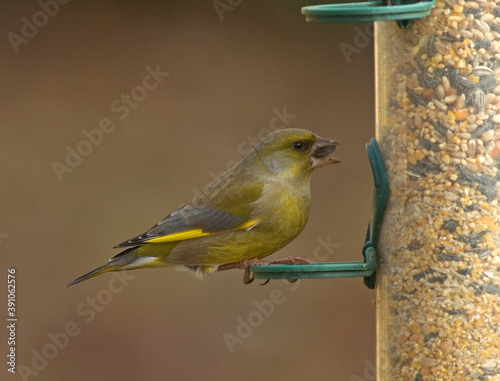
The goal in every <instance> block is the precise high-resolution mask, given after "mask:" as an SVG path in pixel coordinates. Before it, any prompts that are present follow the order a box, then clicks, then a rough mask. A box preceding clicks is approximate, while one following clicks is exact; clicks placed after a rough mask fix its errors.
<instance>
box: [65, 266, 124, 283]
mask: <svg viewBox="0 0 500 381" xmlns="http://www.w3.org/2000/svg"><path fill="white" fill-rule="evenodd" d="M113 262H115V261H114V260H112V261H110V262H109V263H106V264H105V265H103V266H100V267H98V268H96V269H95V270H92V271H89V272H88V273H87V274H84V275H82V276H81V277H78V278H76V279H75V280H74V281H73V282H71V283H70V284H68V287H71V286H74V285H75V284H77V283H80V282H83V281H84V280H87V279H90V278H93V277H95V276H98V275H101V274H104V273H107V272H108V271H114V270H117V269H119V268H120V267H121V266H120V265H117V264H113Z"/></svg>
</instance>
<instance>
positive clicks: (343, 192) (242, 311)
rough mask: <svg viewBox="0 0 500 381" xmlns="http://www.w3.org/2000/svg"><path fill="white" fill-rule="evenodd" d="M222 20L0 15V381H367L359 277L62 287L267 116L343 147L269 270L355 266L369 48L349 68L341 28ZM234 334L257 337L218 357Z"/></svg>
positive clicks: (161, 280)
mask: <svg viewBox="0 0 500 381" xmlns="http://www.w3.org/2000/svg"><path fill="white" fill-rule="evenodd" d="M43 1H46V0H42V2H43ZM48 3H53V2H51V1H48ZM220 3H222V4H226V6H229V7H231V8H232V9H231V10H227V11H226V12H225V13H223V15H222V17H223V19H222V20H221V17H219V15H218V14H217V12H216V10H215V8H214V4H213V1H210V0H209V1H163V2H162V1H129V2H121V1H100V2H97V1H86V2H76V1H74V2H69V3H68V4H65V5H59V9H58V10H57V14H54V15H53V16H47V19H46V20H45V19H44V16H43V15H41V14H40V13H38V14H37V12H40V11H42V8H41V5H40V4H39V3H38V2H37V1H35V0H32V1H23V2H12V4H6V2H3V3H2V12H0V18H1V20H2V26H3V29H2V30H3V36H4V37H3V38H2V42H1V56H0V63H1V67H2V73H3V75H2V76H1V77H0V81H1V85H2V89H3V90H2V93H1V95H0V96H1V97H2V99H1V106H0V109H1V111H2V112H1V115H2V123H1V125H2V138H1V139H0V163H1V164H0V165H1V178H2V182H1V183H2V186H1V187H0V204H1V211H2V217H3V218H2V221H1V222H0V234H1V236H0V239H1V242H0V253H1V256H0V263H1V273H2V275H1V277H2V278H3V279H4V280H2V281H0V284H2V285H3V287H6V280H7V269H8V268H12V267H14V268H16V270H17V273H16V276H17V278H16V281H17V283H16V285H17V309H16V312H17V317H18V322H17V331H16V334H17V337H16V339H17V342H16V353H17V364H16V365H17V374H16V375H11V374H10V373H9V372H8V371H7V370H6V369H5V368H6V366H5V359H6V355H8V348H9V346H8V345H7V334H8V331H7V329H5V328H4V329H2V330H1V334H0V337H1V340H0V343H1V344H0V349H1V350H0V353H1V354H2V358H3V359H4V360H2V363H3V365H2V367H1V371H2V374H1V375H0V378H1V379H8V380H10V379H29V380H32V381H33V380H73V381H78V380H138V379H141V380H160V379H162V380H261V379H268V380H306V379H307V380H351V379H355V380H365V379H366V380H372V379H373V378H370V377H371V376H372V374H373V373H370V369H369V367H368V366H367V364H369V363H374V358H375V318H374V315H375V310H374V306H373V304H372V300H373V299H374V293H373V291H371V290H368V289H367V288H366V287H365V286H364V285H363V281H362V279H337V280H332V279H325V280H305V281H301V282H300V283H296V284H294V285H289V284H287V283H283V282H281V281H273V282H271V283H269V284H268V285H267V286H264V287H259V285H258V282H255V283H253V284H251V285H249V286H245V285H243V284H242V273H241V272H239V271H229V272H226V273H220V274H215V275H212V276H205V277H204V279H203V280H202V281H199V280H197V279H195V278H194V277H191V276H188V275H187V274H186V273H182V272H177V271H173V270H171V269H157V270H139V271H135V272H128V273H127V274H128V277H127V278H121V279H122V282H120V281H118V280H117V281H112V279H113V278H114V275H113V274H111V273H109V274H106V275H103V276H100V277H98V278H95V279H92V280H91V281H88V282H85V283H83V284H80V285H78V286H76V287H73V288H70V289H68V288H66V284H67V283H68V282H69V281H71V280H73V279H74V278H75V277H77V276H79V275H81V274H83V273H85V272H87V271H89V270H91V269H93V268H94V267H97V266H98V265H101V264H103V263H105V261H107V259H108V258H109V257H111V256H112V255H114V254H116V253H117V251H116V250H112V249H111V247H112V246H114V245H115V244H117V243H119V242H122V241H124V240H125V239H128V238H131V237H132V236H135V235H136V234H138V233H142V232H143V231H144V230H146V229H148V228H149V227H151V226H152V225H153V224H154V223H156V222H157V221H158V220H160V219H161V218H163V217H164V216H166V215H167V214H169V213H170V212H171V211H173V210H174V209H176V208H177V207H179V206H180V205H182V204H184V203H186V202H188V201H190V200H191V198H192V197H193V196H194V195H195V192H196V190H195V189H202V188H203V187H204V186H205V185H207V184H208V183H209V182H210V181H211V180H212V179H213V178H212V174H214V173H219V172H220V171H222V170H224V169H226V166H227V165H228V164H229V163H231V162H233V161H238V160H240V159H241V158H242V157H243V155H242V150H241V148H240V149H238V147H239V145H240V144H242V143H245V144H247V145H246V146H245V147H246V148H248V147H249V145H248V144H250V143H249V142H251V141H252V139H254V138H253V137H256V136H257V135H258V134H259V133H262V132H263V129H265V128H267V127H269V124H270V122H271V120H272V118H273V117H274V116H275V114H274V113H273V109H277V110H280V111H283V110H284V108H286V111H287V112H288V113H289V114H293V115H296V117H295V118H292V119H289V124H288V125H287V127H302V128H307V129H311V130H313V131H315V132H317V133H318V134H319V135H321V136H324V137H328V138H334V139H335V140H337V141H339V142H341V144H342V145H341V146H340V147H339V149H338V153H337V155H336V156H337V157H339V158H341V159H343V160H344V162H343V163H342V164H340V165H336V166H333V167H328V168H324V169H321V170H318V171H317V172H316V173H315V175H314V176H313V182H312V194H313V205H312V210H311V215H310V220H309V224H308V225H307V227H306V229H305V230H304V232H303V233H302V234H301V235H300V236H299V237H298V238H297V239H296V240H295V241H294V242H293V243H291V244H290V245H288V246H287V247H286V248H285V249H283V250H281V251H280V252H279V253H277V254H275V255H274V256H273V257H271V258H279V257H285V256H303V257H311V256H313V254H314V252H315V250H316V252H317V253H319V255H320V256H321V257H322V258H323V257H326V258H324V260H325V261H354V260H361V248H362V245H363V239H364V234H365V229H366V224H367V221H368V217H369V213H370V206H371V198H372V178H371V172H370V167H369V163H368V159H367V157H366V153H365V148H364V146H365V143H367V142H368V141H369V139H370V137H371V136H372V135H373V134H374V111H373V110H374V97H373V94H374V89H373V67H372V62H373V49H372V44H371V42H370V44H369V45H368V46H367V47H363V48H362V49H360V52H359V54H353V55H352V56H351V57H350V58H351V62H350V63H348V61H347V60H346V57H345V56H344V54H343V53H342V50H341V48H340V44H341V43H342V42H344V43H346V44H350V45H351V46H354V43H355V42H354V38H355V36H356V33H357V32H356V29H355V27H356V25H352V24H323V25H320V24H310V23H306V22H305V19H304V17H303V16H302V15H301V14H300V7H301V6H305V5H311V4H315V2H312V1H309V2H297V1H254V2H250V1H243V2H240V3H239V4H238V5H236V6H231V5H230V4H231V3H232V4H236V3H237V2H236V1H232V2H231V3H229V2H228V1H227V0H222V1H221V2H220ZM52 11H53V12H55V11H54V8H53V9H52ZM23 17H26V19H27V20H28V21H30V22H32V21H33V18H35V21H37V22H38V23H39V24H43V23H44V22H45V25H43V27H40V28H38V29H39V30H38V33H37V34H36V35H35V36H32V37H31V38H27V39H26V41H25V42H22V43H21V42H19V44H18V45H16V46H17V49H18V50H19V51H18V52H17V53H16V52H15V49H14V47H13V44H12V43H11V42H9V37H8V36H9V33H15V34H16V35H18V36H21V37H22V27H23V23H24V21H23V19H22V18H23ZM357 26H358V27H359V28H364V27H365V25H359V24H358V25H357ZM25 32H26V31H25ZM28 32H29V31H28ZM12 36H13V35H12V34H11V35H10V37H11V39H12V38H13V37H12ZM23 38H24V37H23ZM16 41H18V40H16ZM157 65H158V67H159V69H160V70H161V71H162V72H168V73H169V76H168V77H167V78H165V79H164V80H163V81H162V82H161V83H159V84H158V86H157V87H156V89H154V90H151V91H147V93H145V94H142V93H140V90H136V91H139V93H136V95H140V96H145V99H144V100H143V101H141V102H138V104H137V106H136V107H135V108H131V107H129V111H130V112H129V115H128V116H127V117H126V118H124V119H123V120H121V119H120V116H123V115H124V113H125V111H124V110H123V109H122V112H113V111H112V110H111V105H112V104H113V102H114V101H115V100H116V99H120V97H121V94H130V92H131V90H132V89H133V88H134V87H135V86H142V81H143V78H144V77H145V76H146V74H147V69H146V67H147V66H150V67H151V68H153V69H154V68H156V67H157ZM141 94H142V95H141ZM119 103H120V102H119ZM116 105H117V106H118V103H117V104H116ZM119 105H121V106H122V107H123V105H124V104H123V103H120V104H119ZM103 118H109V119H111V120H112V121H113V123H114V126H115V129H114V130H113V131H112V132H111V133H109V134H104V136H103V140H102V143H101V144H99V145H98V146H93V148H92V152H91V153H90V154H89V155H88V156H87V157H83V159H82V162H81V163H80V165H78V166H76V167H75V168H74V169H73V171H72V172H71V173H64V174H63V175H62V182H60V181H59V180H58V178H57V176H56V174H55V172H54V170H53V167H52V164H53V162H59V163H61V164H64V165H66V163H65V160H66V159H65V158H66V155H67V148H66V147H67V146H70V147H72V148H73V149H76V147H77V145H78V144H79V143H80V142H81V141H83V140H86V139H85V137H84V135H83V133H82V131H83V130H87V131H90V130H92V129H96V128H99V123H100V121H101V120H102V119H103ZM87 140H88V139H87ZM82 144H84V143H82ZM328 240H330V241H331V242H334V243H336V244H338V245H339V246H338V245H335V246H338V247H337V248H335V249H330V253H329V252H328V251H326V250H325V249H324V248H321V246H320V244H319V242H321V241H323V242H324V241H328ZM131 278H132V279H131ZM124 279H125V280H124ZM127 279H128V280H127ZM274 290H281V291H282V298H281V299H280V300H281V301H282V303H281V304H274V310H273V311H272V313H268V315H269V316H264V315H263V314H262V313H261V312H259V310H258V308H257V307H256V303H257V304H259V303H262V302H263V301H264V300H270V297H271V294H272V292H273V291H274ZM0 295H1V297H0V299H1V305H0V306H1V307H0V310H1V311H2V313H1V316H3V317H5V316H6V291H5V290H4V291H2V292H0ZM283 298H284V299H283ZM283 300H284V301H283ZM267 306H269V304H267ZM249 319H250V320H251V321H252V322H253V324H254V325H256V327H255V328H253V331H252V332H249V331H248V328H247V331H244V330H243V328H242V327H240V331H239V332H240V335H243V336H245V337H244V338H240V341H239V342H236V343H234V345H233V346H232V349H233V352H232V353H231V351H230V350H229V347H228V345H227V344H226V343H225V341H224V337H230V336H228V334H229V335H234V336H232V337H237V335H238V326H239V325H240V324H241V321H247V322H248V320H249ZM252 319H253V320H252ZM4 322H5V319H4ZM4 324H5V323H4ZM65 330H69V332H70V333H72V334H73V337H69V336H67V333H65V334H59V333H60V332H63V331H65ZM225 334H226V335H225ZM224 335H225V336H224ZM54 340H55V341H56V343H54ZM56 344H58V345H59V348H58V347H57V346H56ZM42 356H43V358H44V359H45V360H44V359H42ZM48 357H50V359H47V358H48ZM22 366H24V367H26V368H23V367H22ZM28 368H30V369H28ZM37 368H38V370H37ZM20 372H21V373H24V378H23V377H21V375H20ZM356 376H358V377H359V378H356Z"/></svg>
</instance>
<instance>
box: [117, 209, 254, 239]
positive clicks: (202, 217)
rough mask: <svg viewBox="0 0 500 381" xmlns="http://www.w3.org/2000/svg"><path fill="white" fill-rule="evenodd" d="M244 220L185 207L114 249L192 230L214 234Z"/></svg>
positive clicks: (238, 217) (211, 210) (229, 215)
mask: <svg viewBox="0 0 500 381" xmlns="http://www.w3.org/2000/svg"><path fill="white" fill-rule="evenodd" d="M244 219H245V217H243V216H235V215H233V214H231V213H227V212H224V211H223V210H213V209H205V208H194V207H192V206H189V205H186V206H184V207H182V208H180V209H178V210H176V211H175V212H173V213H172V214H170V215H168V216H167V217H165V218H164V219H163V220H161V221H160V222H158V223H157V224H156V225H155V226H153V227H152V228H151V229H149V230H148V231H147V232H146V233H143V234H141V235H139V236H137V237H135V238H132V239H129V240H128V241H125V242H122V243H120V244H119V245H116V246H115V248H118V247H126V246H137V245H141V244H144V243H145V242H147V241H149V240H150V239H153V238H157V237H163V236H166V235H169V234H174V233H181V232H185V231H188V230H193V229H202V230H203V232H207V233H216V232H219V231H224V230H228V229H231V228H233V227H235V226H236V225H238V224H240V223H241V222H243V220H244Z"/></svg>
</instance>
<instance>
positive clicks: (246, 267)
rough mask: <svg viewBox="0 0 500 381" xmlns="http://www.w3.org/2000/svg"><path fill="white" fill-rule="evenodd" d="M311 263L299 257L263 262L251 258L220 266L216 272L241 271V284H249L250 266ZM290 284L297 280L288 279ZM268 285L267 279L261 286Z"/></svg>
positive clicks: (250, 281) (251, 279)
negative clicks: (242, 272)
mask: <svg viewBox="0 0 500 381" xmlns="http://www.w3.org/2000/svg"><path fill="white" fill-rule="evenodd" d="M311 263H312V262H311V261H310V260H308V259H303V258H299V257H289V258H281V259H276V260H274V261H270V262H269V261H264V260H262V259H258V258H253V259H246V260H244V261H241V262H235V263H227V264H225V265H221V266H219V267H218V268H217V271H224V270H231V269H242V270H243V271H244V274H243V283H244V284H250V283H252V282H253V276H252V275H251V274H250V266H253V265H257V266H267V265H294V264H303V265H310V264H311ZM288 281H289V282H290V283H293V282H296V281H297V279H288ZM267 283H269V279H268V280H267V281H266V282H264V283H263V284H262V285H265V284H267Z"/></svg>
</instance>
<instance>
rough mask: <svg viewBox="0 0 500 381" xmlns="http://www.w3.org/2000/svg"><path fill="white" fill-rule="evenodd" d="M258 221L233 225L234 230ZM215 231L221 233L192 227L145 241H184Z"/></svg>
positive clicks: (247, 226)
mask: <svg viewBox="0 0 500 381" xmlns="http://www.w3.org/2000/svg"><path fill="white" fill-rule="evenodd" d="M258 222H259V220H258V219H254V220H250V221H248V222H246V223H244V224H242V225H240V226H237V227H235V230H244V229H251V228H253V227H254V226H255V225H257V223H258ZM217 233H222V231H220V232H204V231H203V229H192V230H186V231H183V232H179V233H172V234H167V235H164V236H161V237H154V238H151V239H149V240H147V241H145V242H146V243H166V242H176V241H184V240H186V239H193V238H201V237H205V236H207V235H214V234H217Z"/></svg>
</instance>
